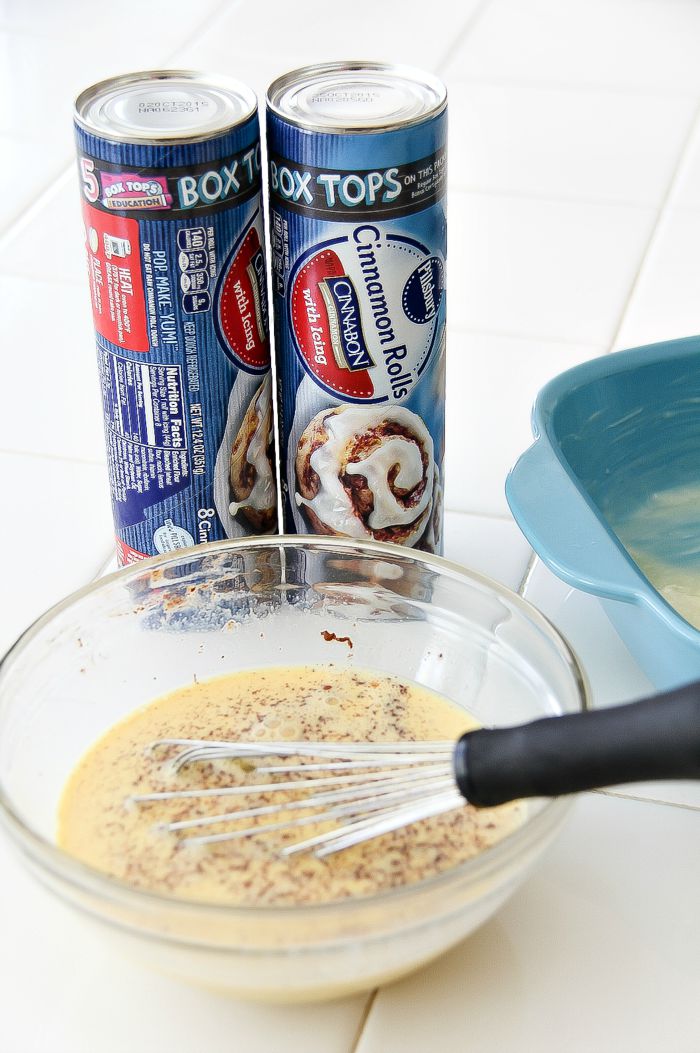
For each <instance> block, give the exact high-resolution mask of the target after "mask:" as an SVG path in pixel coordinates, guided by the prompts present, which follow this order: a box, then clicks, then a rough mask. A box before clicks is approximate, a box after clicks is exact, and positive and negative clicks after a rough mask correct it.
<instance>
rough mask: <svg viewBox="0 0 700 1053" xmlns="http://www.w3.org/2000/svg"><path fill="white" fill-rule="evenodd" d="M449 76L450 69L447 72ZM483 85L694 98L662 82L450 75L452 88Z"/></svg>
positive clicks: (687, 90) (692, 93)
mask: <svg viewBox="0 0 700 1053" xmlns="http://www.w3.org/2000/svg"><path fill="white" fill-rule="evenodd" d="M448 76H449V71H448ZM474 84H486V85H493V86H496V87H512V88H526V89H527V88H531V89H533V90H535V91H550V90H552V91H562V92H571V93H576V92H579V93H585V92H598V94H600V95H622V96H629V97H632V98H644V97H645V96H646V97H647V98H648V97H650V96H651V97H654V98H656V99H693V100H695V99H697V91H696V90H694V89H693V88H690V87H689V88H686V87H683V86H679V87H677V88H675V87H673V86H667V85H663V84H642V83H641V82H637V83H634V84H614V83H612V82H609V81H594V80H591V81H588V80H556V79H552V80H530V79H525V78H523V77H508V76H505V75H504V76H501V77H498V76H489V75H488V74H487V73H473V74H471V75H470V74H467V75H464V74H457V73H455V74H454V75H453V78H452V86H453V91H454V90H457V88H458V87H459V86H462V85H464V86H465V87H466V86H471V85H474Z"/></svg>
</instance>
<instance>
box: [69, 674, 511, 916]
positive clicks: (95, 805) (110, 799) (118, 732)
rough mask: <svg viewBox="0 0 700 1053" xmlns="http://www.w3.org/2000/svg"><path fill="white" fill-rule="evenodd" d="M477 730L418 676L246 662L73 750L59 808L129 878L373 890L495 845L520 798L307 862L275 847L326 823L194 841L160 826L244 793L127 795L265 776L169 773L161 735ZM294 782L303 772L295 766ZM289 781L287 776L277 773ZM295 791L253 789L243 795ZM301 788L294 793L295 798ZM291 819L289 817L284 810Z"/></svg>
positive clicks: (245, 765) (81, 848)
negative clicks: (142, 799) (81, 752)
mask: <svg viewBox="0 0 700 1053" xmlns="http://www.w3.org/2000/svg"><path fill="white" fill-rule="evenodd" d="M476 726H477V723H476V721H474V720H473V719H472V718H470V716H469V715H468V714H467V713H465V711H464V710H463V709H460V708H458V707H457V706H455V705H453V704H452V703H451V702H449V701H448V700H447V699H445V698H444V697H442V696H441V695H439V694H437V693H435V692H432V691H430V690H428V689H426V688H424V687H420V686H419V685H418V684H415V683H411V682H404V681H402V680H400V679H398V678H396V677H389V676H386V675H384V674H379V673H373V672H372V671H367V670H364V671H362V670H360V671H358V670H354V669H347V668H346V669H342V670H341V669H336V668H333V667H332V666H299V667H282V668H268V669H258V670H249V671H244V672H238V673H235V674H231V675H228V676H223V677H218V678H215V679H212V680H209V681H206V682H203V683H195V684H191V685H188V686H186V687H183V688H181V689H179V690H176V691H174V692H171V693H170V694H168V695H165V696H164V697H162V698H159V699H157V700H156V701H154V702H152V703H151V704H149V705H147V706H145V707H142V708H141V709H139V710H137V711H136V712H135V713H133V714H131V715H130V716H129V717H127V718H126V719H125V720H123V721H121V722H120V723H119V724H117V725H115V726H114V727H112V728H111V729H110V730H109V731H108V732H107V733H106V734H105V735H104V736H103V737H102V738H101V739H100V740H99V741H98V742H97V743H96V744H95V745H94V746H93V747H92V748H91V749H90V750H89V751H88V752H87V754H86V755H85V756H84V757H83V758H82V760H81V761H80V762H79V764H78V766H77V767H76V769H75V770H74V772H73V774H72V775H71V777H70V779H69V780H68V783H67V785H66V788H65V791H64V793H63V796H62V799H61V802H60V808H59V833H58V843H59V845H60V847H62V848H63V849H64V850H65V851H66V852H68V853H69V854H71V855H72V856H75V857H76V858H78V859H80V860H81V861H82V862H84V863H87V864H89V865H90V866H92V867H94V868H96V869H97V870H100V871H102V872H104V873H106V874H108V875H110V876H111V877H114V878H118V879H120V880H121V881H124V882H126V883H128V884H129V885H131V886H132V887H134V888H138V889H144V890H149V891H152V892H158V893H165V894H168V895H172V896H176V897H178V898H180V899H190V900H195V901H199V902H205V903H212V904H231V905H236V906H275V907H280V906H295V905H310V904H323V903H332V902H334V901H338V900H344V899H348V898H353V897H363V896H370V895H374V894H376V893H380V892H384V891H387V890H390V889H395V888H397V887H399V886H402V885H408V884H412V883H415V882H420V881H423V880H425V879H426V878H431V877H434V876H435V875H437V874H440V873H441V872H443V871H445V870H448V869H449V868H451V867H454V866H456V865H457V864H459V863H462V862H464V861H465V860H467V859H469V858H471V857H472V856H475V855H477V854H478V853H480V852H482V851H483V850H484V849H487V848H489V847H491V846H492V845H494V844H495V843H496V842H497V841H499V840H501V839H502V838H503V837H504V836H505V835H506V834H508V833H510V832H511V831H513V830H514V829H515V828H516V827H517V826H518V825H519V824H520V822H521V821H522V818H523V812H522V808H523V806H522V805H520V804H518V803H517V802H516V803H514V804H509V805H504V806H501V807H500V808H493V809H476V808H473V807H472V806H471V805H467V804H466V803H465V804H464V806H463V807H461V808H459V809H457V810H455V811H452V812H449V813H446V814H444V815H441V816H436V817H434V818H431V819H425V820H421V821H419V822H417V823H414V824H412V825H411V826H409V827H404V828H401V829H399V830H395V831H393V832H391V833H388V834H384V835H382V836H381V837H378V838H375V839H373V840H371V841H367V842H365V843H363V844H359V845H355V846H353V847H352V848H349V849H346V850H344V851H342V852H339V853H337V854H334V855H331V856H328V857H324V858H322V859H318V858H316V856H315V855H313V854H311V853H310V852H303V853H299V854H296V855H291V856H280V849H281V848H282V847H284V846H285V845H289V844H291V843H293V842H294V841H299V840H301V839H302V838H306V837H309V836H313V835H314V834H315V833H317V832H319V831H322V830H327V829H329V824H328V823H327V822H326V824H325V825H319V824H312V825H310V826H304V827H303V829H302V830H301V831H300V829H299V828H294V827H292V828H291V829H288V830H284V831H280V830H276V831H272V832H268V833H264V832H259V833H256V834H255V835H254V836H249V837H248V836H247V837H243V838H239V839H236V840H231V841H222V842H219V843H213V844H206V845H195V844H189V843H188V842H187V840H186V839H185V837H183V836H182V835H183V834H185V833H186V834H191V833H194V834H195V835H196V834H198V833H200V832H201V830H202V828H201V827H200V828H195V829H194V830H187V831H178V832H166V831H164V830H163V824H165V823H169V822H175V821H180V820H184V819H191V818H193V817H196V816H207V815H216V814H221V813H222V812H226V811H229V810H231V809H233V808H234V807H245V806H249V802H250V798H243V800H245V801H246V805H240V804H239V803H238V802H239V801H240V800H241V798H237V799H235V800H232V799H231V798H221V797H214V798H211V797H210V798H203V799H202V798H184V799H178V800H175V801H172V800H171V801H154V802H148V803H145V804H140V805H138V806H137V805H134V804H133V803H131V804H130V803H129V798H130V797H131V796H132V795H134V794H143V793H150V792H158V791H161V790H171V789H177V790H186V789H190V788H197V789H210V788H215V787H220V786H231V785H241V784H246V783H247V784H255V783H256V782H258V783H260V782H261V781H262V782H269V781H270V777H266V776H263V777H261V775H260V774H256V771H255V767H254V764H253V763H251V762H250V761H240V760H231V759H228V760H220V761H215V762H210V761H207V762H206V763H203V764H192V765H187V766H185V767H184V768H182V769H180V771H178V772H177V773H174V771H173V767H172V765H171V764H170V763H169V761H171V760H172V758H173V757H174V756H175V755H176V754H177V753H178V752H180V751H181V747H177V746H157V747H156V748H151V744H152V743H154V742H158V741H159V740H161V739H166V738H183V739H216V740H222V739H223V740H237V741H243V742H254V741H264V740H270V741H276V742H279V741H280V740H285V741H287V740H289V741H292V740H293V741H298V740H301V741H329V742H393V741H398V740H405V741H430V740H444V741H450V742H451V741H456V740H457V739H458V738H459V736H460V735H462V734H463V733H464V732H465V731H468V730H470V729H471V728H474V727H476ZM299 767H300V774H299V778H307V779H308V778H309V775H308V773H307V774H306V775H305V774H304V765H303V763H300V765H299ZM287 778H288V777H287V776H285V779H287ZM285 797H286V799H287V800H293V799H295V797H294V796H293V795H292V794H291V793H289V794H286V795H284V796H283V795H282V794H275V795H274V797H273V796H270V795H260V796H259V797H258V796H256V797H255V800H254V804H255V805H258V804H267V803H279V802H280V801H281V800H284V799H285ZM296 798H298V795H296ZM285 814H289V815H290V817H294V815H296V814H303V813H298V812H296V810H293V811H292V812H290V813H285ZM276 818H278V817H277V816H274V815H273V816H272V817H270V816H267V815H266V816H263V817H257V818H256V819H255V820H247V821H246V820H238V821H236V822H228V823H226V824H219V823H217V824H214V825H213V826H208V827H205V828H204V829H205V830H206V832H207V833H217V832H224V831H226V830H231V829H236V828H238V829H240V828H241V826H242V825H248V826H250V825H251V824H253V825H254V824H257V825H259V826H262V825H264V824H265V823H268V822H270V821H271V819H272V820H274V819H276Z"/></svg>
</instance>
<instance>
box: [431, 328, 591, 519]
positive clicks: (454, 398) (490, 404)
mask: <svg viewBox="0 0 700 1053" xmlns="http://www.w3.org/2000/svg"><path fill="white" fill-rule="evenodd" d="M603 350H604V348H603V347H602V346H601V347H596V346H595V345H593V344H569V343H556V342H553V341H549V340H536V339H525V338H523V337H507V336H496V335H494V334H493V333H475V332H469V331H466V330H462V329H459V328H458V327H457V326H452V328H451V329H450V335H449V337H448V341H447V400H446V418H447V426H446V442H445V465H446V467H445V479H446V483H445V503H446V506H447V508H451V509H456V510H459V511H462V512H469V511H471V512H478V513H482V514H486V515H504V514H505V515H508V514H509V511H508V504H507V502H506V498H505V492H504V484H505V480H506V475H507V474H508V472H509V471H510V469H511V468H512V466H513V464H514V463H515V461H516V459H517V458H518V457H519V456H520V454H521V453H523V452H524V450H526V449H527V447H528V446H529V445H530V443H531V442H532V431H531V428H530V411H531V408H532V405H533V403H534V401H535V397H536V395H537V392H538V391H539V390H540V388H541V387H542V386H543V385H544V384H545V383H546V382H547V381H548V380H551V378H552V377H554V376H556V374H557V373H561V372H562V371H563V370H565V369H569V368H570V367H571V366H575V365H578V363H580V362H585V361H586V360H587V359H589V358H594V357H596V355H598V354H602V353H603Z"/></svg>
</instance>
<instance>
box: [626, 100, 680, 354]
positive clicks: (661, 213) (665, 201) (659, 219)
mask: <svg viewBox="0 0 700 1053" xmlns="http://www.w3.org/2000/svg"><path fill="white" fill-rule="evenodd" d="M699 129H700V104H698V105H697V106H696V107H695V113H694V114H693V118H692V120H691V122H690V127H689V129H688V134H687V136H686V138H685V142H684V143H683V146H682V147H681V150H680V153H679V155H678V161H677V163H676V166H675V168H674V170H673V173H672V175H671V178H670V180H669V182H668V185H667V187H666V192H665V194H664V196H663V198H662V200H661V204H660V205H659V208H658V211H657V215H656V222H655V223H654V226H653V227H652V229H651V232H650V234H649V237H648V239H647V243H646V246H645V248H644V251H643V252H642V255H641V258H640V260H639V265H638V266H637V270H636V272H635V276H634V279H633V281H632V284H631V285H630V288H629V291H628V294H627V296H626V298H625V302H624V304H623V306H622V310H621V312H620V316H619V320H618V323H617V326H616V327H615V331H614V333H613V335H612V339H611V340H610V344H609V346H608V349H607V350H608V354H610V353H611V352H612V351H613V349H614V347H615V345H616V344H617V341H618V339H619V336H620V333H621V332H622V328H623V326H624V324H625V319H626V318H627V315H628V313H629V309H630V306H631V304H632V301H633V299H634V297H635V294H636V292H637V290H638V288H639V286H640V283H641V279H642V276H643V274H644V271H645V266H646V263H647V260H648V259H649V258H650V255H651V253H652V252H653V249H654V247H655V244H656V241H657V237H658V234H659V231H660V230H661V228H662V226H663V223H664V220H665V218H666V216H667V215H668V214H669V211H670V207H669V206H670V204H671V202H672V199H673V192H674V190H675V188H676V186H677V184H678V180H679V177H680V174H681V173H682V171H683V169H684V167H685V162H686V159H687V157H688V154H689V153H690V150H691V148H692V146H693V144H694V142H695V137H696V133H697V132H698V130H699Z"/></svg>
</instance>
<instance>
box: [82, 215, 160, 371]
mask: <svg viewBox="0 0 700 1053" xmlns="http://www.w3.org/2000/svg"><path fill="white" fill-rule="evenodd" d="M83 220H84V221H85V249H86V253H87V264H88V271H89V274H90V292H91V295H92V315H93V319H94V322H95V329H96V330H97V332H98V333H100V335H101V336H104V337H105V338H106V339H107V340H111V342H112V343H113V344H116V345H117V346H118V347H125V348H127V350H129V351H148V350H150V347H149V343H148V327H147V325H146V304H145V297H144V290H143V279H142V277H141V245H140V241H139V225H138V222H137V220H135V219H126V218H125V217H123V216H110V215H108V214H107V213H105V212H99V211H98V210H97V209H96V208H93V207H92V206H91V205H88V204H87V202H85V201H84V202H83Z"/></svg>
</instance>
